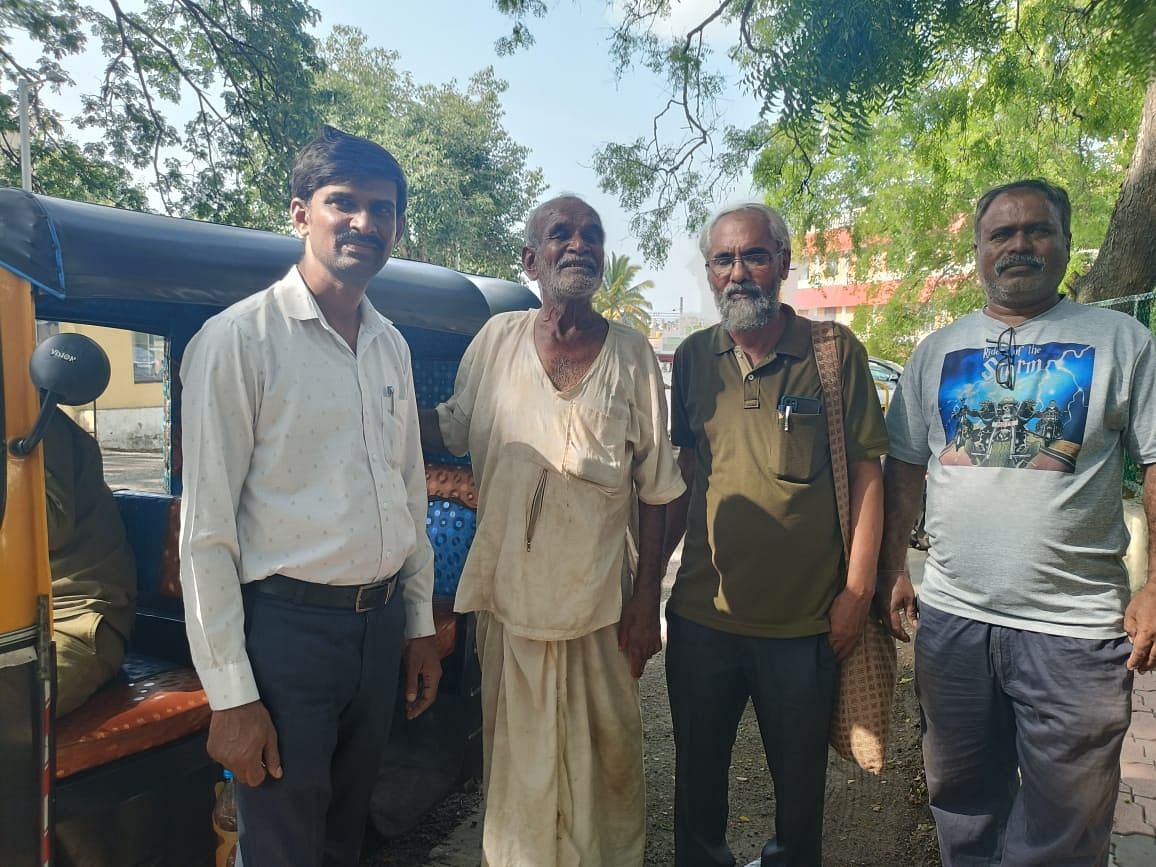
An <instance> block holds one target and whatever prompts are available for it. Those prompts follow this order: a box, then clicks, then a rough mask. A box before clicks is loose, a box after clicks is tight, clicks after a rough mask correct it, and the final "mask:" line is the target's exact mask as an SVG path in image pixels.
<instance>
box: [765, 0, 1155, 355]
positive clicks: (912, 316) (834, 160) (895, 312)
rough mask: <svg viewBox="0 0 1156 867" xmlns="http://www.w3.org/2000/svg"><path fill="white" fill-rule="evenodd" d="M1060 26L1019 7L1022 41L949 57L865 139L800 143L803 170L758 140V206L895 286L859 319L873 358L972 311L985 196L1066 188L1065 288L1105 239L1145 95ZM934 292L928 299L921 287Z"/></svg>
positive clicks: (1039, 8) (783, 139)
mask: <svg viewBox="0 0 1156 867" xmlns="http://www.w3.org/2000/svg"><path fill="white" fill-rule="evenodd" d="M1057 14H1058V13H1057V7H1055V6H1054V4H1048V3H1035V4H1031V5H1028V4H1025V5H1024V6H1022V7H1021V9H1020V19H1019V23H1018V30H1013V29H1010V28H1009V30H1008V32H1007V36H1006V41H1005V43H1004V44H1002V45H1001V46H1000V49H999V51H998V52H996V53H995V54H994V55H993V57H992V58H991V59H990V60H985V59H984V58H982V57H980V56H979V55H978V54H977V53H976V52H974V51H970V50H969V51H960V52H958V53H957V54H956V55H954V56H953V57H951V58H949V59H947V60H945V61H944V62H943V63H942V64H941V66H940V68H939V71H938V72H937V74H936V75H935V76H934V77H933V78H931V79H930V80H929V81H928V82H926V83H925V84H924V86H923V87H922V88H921V89H920V91H919V93H917V94H916V95H914V96H913V97H912V98H911V99H910V100H909V101H908V102H907V103H905V104H904V105H903V107H902V108H898V109H896V110H894V111H891V112H888V113H886V114H882V115H879V116H877V118H876V119H875V123H874V126H873V127H872V128H871V129H869V130H864V131H862V132H860V133H857V134H855V135H854V136H851V137H850V138H848V139H846V140H844V141H842V142H840V143H839V144H838V146H837V147H834V146H830V145H827V146H824V144H823V143H822V142H820V141H815V142H811V143H809V144H811V145H812V147H811V148H810V149H811V150H812V151H813V152H814V153H816V154H817V156H816V158H815V159H814V160H813V161H812V162H811V163H803V162H800V161H799V160H798V159H797V157H796V142H795V141H793V140H792V139H791V138H790V137H789V135H787V134H785V133H784V132H783V131H782V130H768V131H767V132H768V140H767V144H766V146H765V147H764V149H763V150H762V152H761V153H760V155H759V157H758V159H757V160H756V162H755V167H754V176H755V181H756V183H757V184H758V185H759V186H760V187H761V188H762V189H763V190H765V193H766V197H767V201H768V202H771V203H773V204H774V205H775V206H776V207H779V208H781V209H782V211H783V213H784V215H785V216H786V218H787V220H788V223H789V224H790V225H792V226H796V227H835V226H850V227H851V228H852V241H853V243H854V253H855V262H856V266H857V268H856V274H855V277H856V279H858V280H863V279H865V278H866V276H867V275H866V271H867V266H868V263H870V262H872V261H879V258H878V257H881V256H882V257H885V261H886V262H887V265H886V266H885V270H887V271H890V272H895V273H896V274H897V275H898V276H900V277H901V278H903V279H904V281H905V283H904V289H905V291H903V292H899V293H896V295H895V296H894V297H893V298H892V300H891V301H890V302H889V303H888V305H887V309H886V310H885V311H883V313H882V314H881V318H880V319H876V320H872V319H871V318H870V317H869V315H868V314H867V313H864V314H863V315H862V317H861V321H860V323H859V324H860V326H862V327H863V328H864V329H865V330H863V331H862V332H861V333H863V334H865V335H868V336H867V340H868V343H869V345H870V344H872V343H874V342H875V341H879V344H880V345H878V346H872V350H873V351H875V350H876V349H878V352H879V354H881V355H885V356H887V357H892V358H897V359H903V358H905V357H906V352H905V351H903V348H904V347H906V346H908V344H906V343H904V335H905V334H918V333H926V332H927V331H928V330H930V329H931V328H932V327H934V326H935V325H936V324H942V323H943V321H945V319H947V318H951V317H952V316H953V315H957V314H958V313H959V312H966V310H967V309H974V307H978V306H979V305H980V304H982V293H980V292H979V290H978V287H976V286H975V285H974V282H973V281H972V279H971V278H970V277H965V275H967V274H969V273H970V263H971V259H972V241H973V238H972V220H971V215H972V213H973V210H974V205H975V200H976V199H977V198H978V196H979V194H980V193H981V192H982V191H983V190H984V189H987V188H989V187H992V186H995V185H997V184H999V183H1003V182H1005V181H1008V180H1011V179H1014V178H1022V177H1033V176H1043V177H1047V178H1048V179H1050V180H1052V181H1054V182H1057V183H1059V184H1061V185H1062V186H1064V187H1066V188H1067V189H1068V191H1069V193H1070V195H1071V199H1072V234H1073V248H1074V250H1075V255H1074V256H1073V263H1072V266H1073V267H1072V269H1071V270H1070V272H1069V277H1074V276H1077V275H1078V274H1079V273H1080V272H1081V271H1083V270H1084V269H1086V267H1087V264H1088V256H1087V253H1086V251H1087V250H1089V249H1095V248H1097V247H1099V245H1100V242H1101V241H1102V239H1103V238H1104V235H1105V232H1106V231H1107V228H1108V219H1109V217H1110V215H1111V212H1112V207H1113V204H1114V203H1115V201H1116V197H1117V195H1118V193H1119V185H1120V178H1121V175H1122V173H1123V171H1124V169H1125V167H1126V166H1127V164H1128V158H1129V155H1130V153H1131V151H1132V148H1133V145H1134V141H1135V130H1136V129H1137V127H1138V124H1139V117H1140V108H1141V104H1142V102H1143V95H1144V82H1143V81H1142V80H1137V79H1136V78H1135V77H1134V76H1133V75H1132V74H1131V71H1130V70H1127V69H1113V68H1112V67H1110V66H1104V65H1103V64H1100V63H1097V62H1096V55H1095V53H1094V52H1093V50H1092V48H1093V46H1091V45H1089V44H1088V43H1089V41H1090V40H1091V39H1092V38H1093V37H1092V35H1091V34H1089V33H1087V32H1086V31H1084V30H1080V29H1074V30H1071V31H1070V32H1069V33H1068V34H1067V35H1063V34H1061V33H1059V32H1058V31H1059V23H1060V20H1062V19H1057ZM822 237H823V235H822V233H821V232H820V233H818V235H817V240H818V241H819V242H820V243H821V242H822ZM944 280H947V281H949V283H948V284H947V285H945V286H941V287H940V288H939V289H938V290H937V291H936V292H934V293H932V294H931V295H930V296H927V292H926V290H925V288H924V287H925V286H927V285H929V282H935V281H944ZM952 286H954V287H958V289H959V291H958V292H956V291H954V290H953V289H951V288H949V287H952ZM925 296H926V297H925ZM920 299H921V300H920ZM964 301H966V302H967V303H966V304H964V303H963V302H964ZM908 305H915V307H917V308H918V309H904V308H906V307H907V306H908ZM968 305H971V306H970V307H969V306H968ZM869 324H870V329H867V326H868V325H869ZM915 326H918V328H916V330H914V331H904V329H905V328H912V327H915ZM876 329H881V330H880V331H879V332H878V334H876ZM885 347H886V349H885ZM907 351H908V352H909V351H910V350H909V348H908V349H907Z"/></svg>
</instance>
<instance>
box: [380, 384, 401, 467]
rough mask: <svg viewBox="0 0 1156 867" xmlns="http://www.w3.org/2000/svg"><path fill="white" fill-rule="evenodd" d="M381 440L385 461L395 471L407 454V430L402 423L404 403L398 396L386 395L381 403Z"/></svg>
mask: <svg viewBox="0 0 1156 867" xmlns="http://www.w3.org/2000/svg"><path fill="white" fill-rule="evenodd" d="M381 404H382V406H381V416H382V419H381V439H382V451H383V452H384V453H385V459H386V461H388V463H389V465H390V466H391V467H393V468H394V469H397V468H399V467H400V466H401V456H402V455H403V454H405V428H404V427H403V426H402V423H401V416H400V414H401V411H402V401H401V398H399V397H398V396H397V395H396V394H384V395H382V401H381Z"/></svg>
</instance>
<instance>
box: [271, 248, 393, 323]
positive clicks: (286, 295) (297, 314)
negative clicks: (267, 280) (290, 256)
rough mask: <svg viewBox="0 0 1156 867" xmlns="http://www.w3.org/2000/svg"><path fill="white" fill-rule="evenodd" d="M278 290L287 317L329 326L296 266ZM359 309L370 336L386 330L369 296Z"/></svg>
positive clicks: (362, 299)
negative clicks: (312, 320)
mask: <svg viewBox="0 0 1156 867" xmlns="http://www.w3.org/2000/svg"><path fill="white" fill-rule="evenodd" d="M277 288H278V290H279V291H278V292H277V300H278V303H279V304H280V305H281V309H282V310H284V311H285V315H286V316H289V317H290V318H292V319H300V320H307V319H317V320H319V321H321V322H323V323H324V324H325V325H327V326H328V325H329V323H328V322H327V321H326V319H325V315H324V314H323V313H322V312H321V308H320V307H319V306H318V304H317V299H316V298H314V297H313V293H312V292H310V291H309V287H308V286H306V285H305V278H304V277H302V276H301V272H300V271H298V270H297V266H296V265H294V266H293V267H292V268H290V269H289V272H288V273H287V274H286V275H285V276H284V277H282V278H281V280H280V282H279V283H278V284H277ZM357 309H358V312H359V313H360V315H361V327H362V328H363V329H365V332H366V333H367V334H368V335H375V334H378V333H379V332H381V331H384V330H385V322H384V321H383V317H382V316H381V315H380V314H379V313H378V312H377V308H376V307H374V306H373V303H372V302H371V301H370V300H369V298H368V296H364V295H363V296H362V298H361V303H360V304H359V305H358V308H357Z"/></svg>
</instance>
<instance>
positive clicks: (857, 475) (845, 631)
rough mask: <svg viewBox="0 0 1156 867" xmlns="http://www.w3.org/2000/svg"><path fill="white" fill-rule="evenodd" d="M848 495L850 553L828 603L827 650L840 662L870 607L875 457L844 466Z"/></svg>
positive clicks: (879, 526)
mask: <svg viewBox="0 0 1156 867" xmlns="http://www.w3.org/2000/svg"><path fill="white" fill-rule="evenodd" d="M847 474H848V476H849V482H850V494H851V554H850V557H849V558H848V563H847V583H846V585H845V586H844V587H843V590H842V591H840V593H839V595H838V596H836V597H835V601H834V602H833V603H832V604H831V614H830V620H831V634H830V641H831V649H832V650H834V651H835V657H836V659H838V660H839V661H840V662H842V661H843V660H845V659H846V658H847V657H848V656H850V655H851V651H852V650H853V649H854V648H855V645H856V644H857V643H858V641H859V639H860V637H862V635H863V625H864V624H865V623H866V621H867V614H868V612H869V611H870V610H871V600H872V597H873V596H874V594H875V565H876V562H877V561H878V557H879V537H880V533H881V532H882V530H883V472H882V470H881V469H880V466H879V459H878V458H867V459H865V460H861V461H855V462H854V463H852V464H850V465H848V467H847Z"/></svg>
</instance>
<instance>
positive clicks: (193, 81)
mask: <svg viewBox="0 0 1156 867" xmlns="http://www.w3.org/2000/svg"><path fill="white" fill-rule="evenodd" d="M140 5H141V6H143V8H140V9H139V11H128V10H126V9H124V8H123V6H122V5H121V4H120V3H119V2H118V0H106V2H103V3H96V2H94V3H89V4H86V3H82V2H78V0H32V2H29V0H8V2H6V3H5V4H4V5H3V6H2V7H0V74H2V76H3V80H4V81H5V82H6V83H7V84H9V85H10V86H11V85H14V84H15V82H16V81H17V80H18V79H19V78H25V79H27V80H29V81H30V82H31V83H32V85H33V87H32V90H33V94H34V101H33V108H34V111H35V123H34V133H35V138H36V140H37V143H38V146H39V148H40V151H41V153H42V154H56V157H54V158H55V159H58V160H60V161H65V162H69V161H70V164H71V165H73V166H75V167H76V168H77V169H80V170H83V171H84V172H85V173H86V174H87V173H88V172H90V171H91V172H93V173H95V174H96V175H100V174H101V173H102V172H105V173H107V168H108V166H109V165H112V166H116V167H119V170H120V171H121V172H122V173H126V172H133V173H143V174H147V176H148V177H149V178H150V186H151V188H152V189H153V190H154V191H155V192H156V194H157V195H158V197H159V199H160V201H161V203H162V205H163V207H164V208H165V210H167V211H169V212H170V213H176V214H182V215H193V216H198V217H205V218H211V219H214V220H218V221H221V222H234V223H240V224H243V225H266V224H267V222H268V220H269V214H270V213H271V211H272V208H273V206H274V201H275V200H280V201H277V202H276V204H277V205H279V206H280V208H281V209H282V210H283V208H284V202H283V200H284V191H285V189H286V188H287V177H288V170H289V166H290V164H291V162H292V155H293V154H294V153H295V152H296V150H297V148H298V147H299V146H300V144H301V143H302V142H303V141H304V140H305V139H306V138H307V137H308V135H309V134H310V133H311V132H312V131H313V130H314V129H315V128H316V126H317V120H316V115H315V114H314V112H313V110H312V106H311V103H310V86H311V82H312V75H313V72H314V70H316V68H317V57H316V51H315V45H314V40H313V38H312V37H311V36H310V35H309V34H308V33H307V32H306V28H307V27H308V26H310V25H312V24H314V23H316V21H317V13H316V11H315V10H314V9H313V8H312V7H311V6H310V5H309V4H308V2H307V0H248V2H246V3H244V4H241V3H237V2H235V0H144V2H143V3H142V4H140ZM17 33H20V34H22V35H23V36H25V37H27V38H28V39H30V40H31V43H32V45H33V46H34V48H33V49H27V50H26V51H25V52H24V53H28V54H31V53H33V52H34V51H38V52H39V53H40V56H39V58H37V59H34V60H30V59H27V58H22V57H18V56H17V51H16V49H15V47H14V46H15V45H16V44H17V43H15V42H14V40H13V38H12V37H13V35H14V34H17ZM90 41H91V42H94V43H95V44H96V45H97V46H98V47H99V50H100V52H101V53H102V54H103V56H104V58H105V65H104V70H103V74H102V75H101V77H100V78H99V80H97V81H95V82H93V83H92V85H91V86H92V90H91V91H89V92H87V93H86V94H85V95H84V96H83V105H82V109H81V112H80V114H79V116H78V117H76V118H75V119H73V120H72V121H71V122H72V123H73V124H75V125H76V126H78V127H80V128H86V129H93V130H97V131H99V136H98V138H99V140H100V143H101V144H100V148H99V152H96V151H92V150H91V149H90V148H88V147H85V148H81V147H79V146H78V145H76V144H75V143H74V142H73V141H72V140H70V139H69V137H68V136H67V135H66V134H65V130H64V121H63V119H62V118H61V117H60V116H59V115H58V114H55V113H53V112H51V111H49V110H47V109H46V108H45V107H44V105H43V104H42V102H41V100H40V98H39V92H40V90H41V89H42V88H43V87H45V86H48V87H52V86H54V84H58V83H72V81H71V79H70V78H69V76H68V74H67V71H66V69H65V67H64V65H63V64H62V61H64V60H66V59H67V58H68V57H69V56H72V55H76V54H79V53H80V52H81V51H83V50H84V49H85V48H86V46H88V45H89V43H90ZM85 84H86V85H87V83H85ZM178 103H181V104H182V105H183V106H192V107H193V110H192V111H191V113H189V112H187V110H186V111H185V112H184V113H186V114H188V115H190V116H189V119H188V120H187V121H186V122H185V123H184V124H183V127H178V126H177V125H176V124H175V123H174V120H173V119H172V115H173V114H175V113H176V107H177V105H178ZM15 114H16V104H15V99H14V98H13V96H12V93H11V92H9V93H6V94H5V95H4V98H3V99H2V100H0V127H2V131H4V132H8V133H11V132H12V131H14V130H15V129H16V128H17V122H16V117H15ZM3 156H4V157H5V158H6V160H7V161H8V162H9V163H11V162H14V161H15V160H16V159H17V154H16V153H15V149H14V148H13V147H12V145H11V142H9V144H8V146H7V147H5V148H4V149H3ZM85 160H91V161H92V162H90V163H86V162H85ZM41 165H42V164H41ZM36 186H37V188H38V189H40V190H41V191H44V192H50V193H57V194H66V195H72V194H75V193H76V192H78V191H79V192H80V193H81V194H82V197H84V198H88V196H87V195H84V189H85V187H86V186H87V184H76V183H71V184H70V183H69V179H68V178H67V177H65V176H61V175H56V174H54V173H53V172H52V171H51V167H49V170H48V171H46V172H45V173H43V174H42V173H40V171H39V169H38V172H37V177H36ZM102 195H103V193H102ZM282 222H283V221H282Z"/></svg>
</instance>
